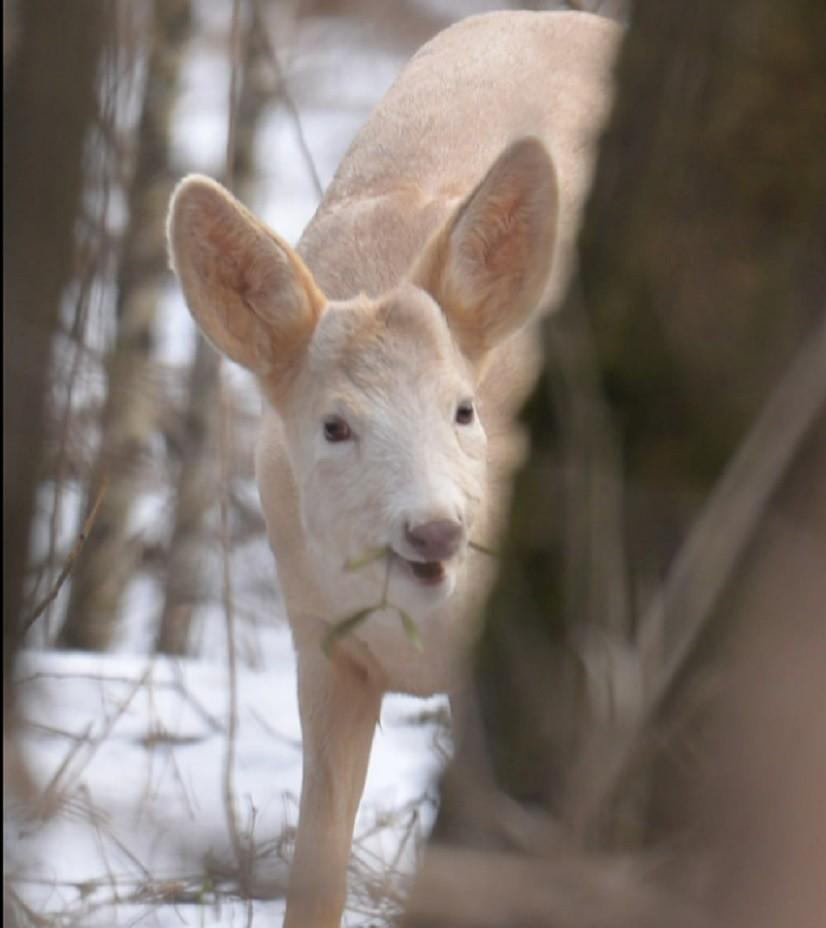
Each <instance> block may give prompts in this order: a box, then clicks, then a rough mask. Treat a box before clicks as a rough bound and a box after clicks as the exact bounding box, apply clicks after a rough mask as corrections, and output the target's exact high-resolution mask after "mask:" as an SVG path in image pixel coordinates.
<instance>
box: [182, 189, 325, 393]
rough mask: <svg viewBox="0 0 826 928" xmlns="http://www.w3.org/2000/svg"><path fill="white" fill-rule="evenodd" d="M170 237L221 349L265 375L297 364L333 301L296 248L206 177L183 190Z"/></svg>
mask: <svg viewBox="0 0 826 928" xmlns="http://www.w3.org/2000/svg"><path fill="white" fill-rule="evenodd" d="M167 235H168V239H169V253H170V259H171V263H172V267H173V269H174V270H175V272H176V274H177V275H178V277H179V279H180V281H181V286H182V288H183V291H184V296H185V297H186V302H187V305H188V306H189V310H190V312H191V313H192V315H193V316H194V317H195V321H196V322H197V323H198V325H199V326H200V328H201V330H202V331H203V333H204V334H205V335H206V336H207V338H208V339H209V340H210V341H211V342H212V343H213V345H215V347H216V348H217V349H218V350H219V351H221V352H222V353H223V354H225V355H227V356H228V357H229V358H231V359H232V360H233V361H236V362H237V363H238V364H241V365H243V366H244V367H246V368H247V369H248V370H251V371H252V372H253V373H255V374H258V375H260V376H264V377H267V376H273V375H278V374H279V373H280V372H281V371H283V370H284V369H286V368H288V367H289V366H290V365H291V364H292V363H294V362H295V360H296V358H297V356H298V355H299V354H300V353H301V351H302V349H303V348H304V347H305V346H306V345H307V343H308V342H309V340H310V338H311V336H312V334H313V330H314V329H315V325H316V322H317V321H318V318H319V316H320V315H321V313H322V311H323V309H324V306H325V305H326V300H325V298H324V296H323V294H322V293H321V291H320V290H319V289H318V287H317V286H316V284H315V282H314V280H313V278H312V275H311V274H310V272H309V270H308V269H307V267H306V266H305V264H304V262H303V261H302V260H301V258H300V257H299V256H298V255H297V254H296V253H295V252H294V251H293V249H292V248H290V246H289V245H288V244H287V243H286V242H284V241H283V240H282V239H280V238H279V237H278V236H277V235H275V233H273V232H272V231H271V230H270V229H268V228H267V227H266V226H265V225H264V224H263V223H261V222H259V220H258V219H256V218H255V217H254V216H253V215H252V213H250V212H249V211H248V210H247V209H245V208H244V207H243V206H242V205H241V204H240V203H239V202H238V201H237V200H236V199H235V198H234V197H233V196H232V195H231V194H230V193H228V192H227V191H226V190H225V189H224V188H223V187H222V186H221V185H220V184H217V183H215V181H212V180H210V179H209V178H208V177H201V176H198V175H192V176H190V177H187V178H186V179H184V180H183V181H181V183H180V184H179V185H178V187H177V189H176V190H175V193H174V194H173V196H172V202H171V204H170V207H169V220H168V225H167Z"/></svg>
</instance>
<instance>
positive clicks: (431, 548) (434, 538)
mask: <svg viewBox="0 0 826 928" xmlns="http://www.w3.org/2000/svg"><path fill="white" fill-rule="evenodd" d="M404 534H405V538H406V539H407V542H408V544H409V545H410V546H411V548H413V550H414V551H415V552H416V554H418V555H419V556H420V557H423V558H424V559H425V560H427V561H446V560H447V559H448V558H451V557H453V555H454V554H455V553H456V552H457V551H458V550H459V546H460V545H461V543H462V537H463V536H464V529H463V528H462V525H461V523H459V522H453V521H451V520H449V519H439V520H437V521H434V522H424V523H423V524H422V525H414V526H411V525H407V526H405V530H404Z"/></svg>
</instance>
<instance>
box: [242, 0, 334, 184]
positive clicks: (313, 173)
mask: <svg viewBox="0 0 826 928" xmlns="http://www.w3.org/2000/svg"><path fill="white" fill-rule="evenodd" d="M253 4H254V6H255V11H256V16H257V18H258V20H259V23H260V26H261V35H262V36H263V39H264V44H265V46H266V49H267V54H268V55H269V59H270V64H271V65H272V70H273V74H274V75H275V78H276V80H277V81H278V92H279V94H280V95H281V98H282V100H283V101H284V106H285V107H286V109H287V113H288V114H289V116H290V119H291V120H292V123H293V128H294V130H295V137H296V141H297V142H298V147H299V149H300V150H301V157H302V158H303V159H304V163H305V165H306V167H307V171H308V173H309V175H310V179H311V180H312V182H313V188H314V189H315V194H316V197H317V198H318V199H319V200H321V198H322V197H323V196H324V186H323V185H322V183H321V177H320V176H319V173H318V169H317V168H316V164H315V160H314V159H313V154H312V152H311V151H310V146H309V145H308V144H307V138H306V136H305V135H304V128H303V126H302V125H301V116H300V114H299V112H298V107H297V106H296V105H295V100H293V98H292V96H291V94H290V92H289V90H288V89H287V81H286V78H285V77H284V71H283V69H282V68H281V62H280V61H279V59H278V52H277V51H276V49H275V46H274V45H273V44H272V40H271V39H270V34H269V31H268V30H267V28H266V24H265V22H264V17H263V15H262V11H261V4H260V0H253Z"/></svg>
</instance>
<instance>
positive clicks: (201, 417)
mask: <svg viewBox="0 0 826 928" xmlns="http://www.w3.org/2000/svg"><path fill="white" fill-rule="evenodd" d="M248 6H249V8H248V10H247V12H248V14H249V15H247V17H246V22H245V23H244V24H243V26H242V27H241V26H239V28H241V34H240V39H239V47H238V50H237V54H238V55H239V56H240V69H239V70H240V73H239V75H238V76H239V80H238V87H237V90H236V97H235V100H232V101H230V107H235V112H233V113H231V114H230V126H231V129H230V131H231V132H232V136H233V137H232V138H231V139H230V143H229V146H228V152H227V158H228V163H227V178H226V179H225V180H226V183H227V184H228V185H229V186H230V187H234V189H235V191H236V193H237V195H238V196H240V197H241V198H242V199H247V200H248V199H249V197H250V195H251V192H252V181H253V178H254V174H255V169H254V164H253V155H254V149H255V136H256V132H257V130H258V124H259V122H260V119H261V116H262V114H263V112H264V109H265V107H266V105H267V103H269V102H271V97H272V94H271V92H270V86H269V82H267V81H265V80H263V76H262V73H261V72H262V67H263V66H264V65H265V64H266V61H265V56H266V51H267V47H266V44H265V36H264V33H263V29H264V28H265V26H264V24H263V23H262V22H260V20H259V17H258V13H257V5H256V4H254V3H253V4H249V5H248ZM236 101H237V105H236ZM219 403H220V357H219V355H218V353H217V352H216V351H215V349H214V348H213V347H212V346H211V345H210V344H208V343H207V341H206V339H204V338H203V336H202V335H200V334H198V336H197V344H196V348H195V358H194V360H193V362H192V368H191V371H190V377H189V389H188V407H187V412H186V418H185V422H184V431H183V435H182V437H181V460H180V469H179V471H178V479H177V490H176V496H175V500H176V502H175V516H174V527H173V530H172V540H171V542H170V549H169V561H168V563H169V569H168V571H167V575H166V587H165V597H164V606H163V612H162V614H161V622H160V630H159V633H158V640H157V645H156V648H157V650H158V651H160V652H161V653H163V654H177V655H183V654H186V653H187V648H188V643H189V639H190V632H191V626H192V619H193V616H194V613H195V610H196V608H197V606H198V605H199V603H201V602H203V600H204V597H205V594H206V591H207V590H208V582H207V563H208V557H209V549H210V546H211V545H214V541H215V538H216V537H217V532H210V526H209V514H210V512H213V513H214V507H215V503H216V500H217V499H218V497H219V489H220V467H219V463H218V462H219V460H220V457H219V455H220V449H219V436H218V434H217V427H218V423H219V421H220V419H219V415H218V410H219Z"/></svg>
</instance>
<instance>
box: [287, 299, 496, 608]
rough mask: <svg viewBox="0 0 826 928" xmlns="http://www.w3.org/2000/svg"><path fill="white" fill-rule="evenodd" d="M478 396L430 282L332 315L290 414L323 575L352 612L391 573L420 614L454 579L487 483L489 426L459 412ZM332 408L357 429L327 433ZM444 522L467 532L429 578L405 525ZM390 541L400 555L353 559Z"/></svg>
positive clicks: (336, 599) (404, 604)
mask: <svg viewBox="0 0 826 928" xmlns="http://www.w3.org/2000/svg"><path fill="white" fill-rule="evenodd" d="M472 399H473V382H472V378H471V372H470V368H469V366H468V364H467V362H466V361H465V360H464V358H463V357H462V355H461V354H460V353H459V351H458V350H457V348H456V346H455V345H454V342H453V339H452V338H451V335H450V332H449V329H448V327H447V324H446V322H445V320H444V317H443V315H442V312H441V310H440V309H439V307H438V306H437V305H436V304H435V303H434V302H433V300H432V299H431V298H430V297H429V296H427V295H426V294H424V293H423V292H422V291H420V290H417V289H415V288H413V287H405V288H403V289H400V290H399V291H397V292H396V293H394V294H392V295H391V296H390V297H388V298H385V299H383V300H382V301H380V302H371V301H368V300H367V299H361V300H355V301H350V302H348V303H345V304H339V305H335V304H334V305H332V306H331V307H330V308H329V309H328V310H327V311H326V312H325V313H324V314H323V315H322V318H321V320H320V322H319V325H318V328H317V330H316V332H315V335H314V337H313V341H312V344H311V346H310V349H309V352H308V356H307V358H306V361H305V363H304V367H303V369H302V371H301V373H300V374H299V376H298V378H297V380H296V383H295V385H294V388H293V390H292V391H291V395H290V399H289V402H288V408H287V414H286V417H285V420H286V427H287V438H288V444H289V454H290V461H291V465H292V469H293V473H294V474H295V476H296V479H297V481H298V484H299V492H300V498H301V512H302V520H303V523H304V529H305V531H306V534H307V538H308V541H309V544H310V547H311V551H312V556H313V559H314V560H315V561H316V562H317V567H318V569H317V571H316V576H317V578H318V580H319V581H320V582H321V583H322V584H323V585H324V586H325V587H326V591H327V593H328V595H329V597H330V599H331V602H332V604H333V606H334V608H335V609H337V610H339V611H340V613H341V615H342V616H345V615H347V614H348V613H352V612H353V611H354V610H358V609H362V608H366V607H368V606H371V605H375V604H377V603H378V602H379V601H380V599H381V596H382V591H383V589H384V585H385V582H386V580H387V582H389V589H388V600H389V601H390V602H391V603H393V604H394V605H396V606H400V607H401V608H403V609H405V610H406V611H408V612H409V613H411V614H412V615H414V616H415V615H422V614H425V613H427V612H428V611H430V610H431V609H432V608H434V607H435V606H436V605H439V604H440V603H442V602H444V600H445V599H447V598H448V597H449V596H450V595H451V593H453V591H454V590H455V588H456V585H457V582H458V580H459V578H460V575H461V571H462V568H463V564H464V560H465V555H466V553H467V542H468V539H469V537H470V532H471V529H472V526H473V522H474V518H475V516H476V514H477V511H478V508H479V505H480V502H481V500H482V497H483V494H484V481H485V459H486V438H485V433H484V430H483V428H482V425H481V423H480V422H479V418H478V415H474V416H473V421H472V422H470V423H468V424H461V423H459V422H457V421H456V414H457V409H458V407H459V406H460V404H462V403H466V402H467V401H468V400H472ZM331 416H338V417H340V419H342V420H344V421H345V422H346V423H347V425H348V426H349V428H350V431H351V438H350V439H349V440H345V441H339V442H330V441H329V440H328V439H327V438H326V437H325V430H324V423H325V421H326V420H327V419H329V418H330V417H331ZM438 521H447V522H454V523H457V524H459V525H461V527H462V541H461V544H460V546H459V550H458V552H457V553H456V554H455V555H454V556H453V557H451V558H448V559H446V560H444V561H443V562H440V563H441V564H442V568H443V571H444V576H443V578H442V580H441V581H440V582H438V583H431V584H428V583H422V582H421V581H420V580H418V579H417V578H416V577H414V576H413V574H412V573H411V570H410V565H409V564H406V563H405V561H404V560H402V559H401V558H405V559H408V560H414V561H415V560H421V558H418V557H417V555H416V552H415V551H413V550H412V549H411V546H410V542H409V540H408V539H407V537H406V532H405V527H406V526H417V525H423V524H426V523H429V522H438ZM381 548H389V549H391V550H392V551H393V552H396V554H398V555H400V556H401V558H399V557H396V556H394V555H391V556H389V557H388V558H383V559H382V558H379V559H377V560H374V561H373V562H372V563H369V564H367V565H365V566H363V567H361V568H359V569H356V570H347V569H345V564H346V563H347V562H348V561H358V560H359V559H362V558H364V556H365V555H366V554H368V553H369V552H371V551H374V550H377V549H381ZM388 571H389V577H388V576H387V572H388Z"/></svg>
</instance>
